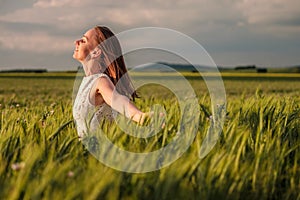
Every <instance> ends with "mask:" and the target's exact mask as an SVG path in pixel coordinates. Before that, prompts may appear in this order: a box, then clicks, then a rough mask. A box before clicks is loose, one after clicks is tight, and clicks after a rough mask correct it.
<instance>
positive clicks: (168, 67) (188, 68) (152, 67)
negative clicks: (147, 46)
mask: <svg viewBox="0 0 300 200" xmlns="http://www.w3.org/2000/svg"><path fill="white" fill-rule="evenodd" d="M195 67H197V69H200V70H201V71H211V70H212V69H214V68H213V67H210V66H204V65H196V66H193V65H191V64H178V63H165V62H158V63H151V64H146V65H142V66H139V67H138V68H135V69H134V71H158V72H172V71H174V70H175V71H180V72H197V71H198V70H197V69H196V68H195ZM172 69H173V70H172Z"/></svg>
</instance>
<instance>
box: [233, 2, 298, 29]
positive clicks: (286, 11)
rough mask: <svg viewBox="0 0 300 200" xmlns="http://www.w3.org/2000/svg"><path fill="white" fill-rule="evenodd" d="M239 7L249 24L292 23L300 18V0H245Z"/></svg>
mask: <svg viewBox="0 0 300 200" xmlns="http://www.w3.org/2000/svg"><path fill="white" fill-rule="evenodd" d="M237 7H238V8H239V9H240V10H241V11H242V13H243V15H244V16H245V17H246V20H247V22H248V23H249V24H262V25H292V24H294V23H293V21H295V20H296V19H297V21H299V19H300V10H299V8H300V1H299V0H272V1H270V0H251V1H250V0H243V1H240V2H239V3H238V4H237ZM289 21H291V22H292V23H289ZM282 22H285V23H282ZM294 25H296V26H299V24H298V23H297V24H294Z"/></svg>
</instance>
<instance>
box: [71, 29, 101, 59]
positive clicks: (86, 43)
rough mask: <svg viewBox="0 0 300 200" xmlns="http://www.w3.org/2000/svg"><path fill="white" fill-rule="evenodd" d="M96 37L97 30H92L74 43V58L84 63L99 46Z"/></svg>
mask: <svg viewBox="0 0 300 200" xmlns="http://www.w3.org/2000/svg"><path fill="white" fill-rule="evenodd" d="M95 37H96V31H95V29H90V30H88V31H87V32H86V33H85V34H84V35H83V36H82V38H80V39H78V40H76V41H74V44H75V50H74V53H73V58H74V59H76V60H78V61H80V62H83V61H84V60H85V59H86V57H87V56H88V55H89V54H90V52H91V51H93V50H94V49H95V48H96V46H97V45H98V44H97V42H96V40H95V39H94V38H95Z"/></svg>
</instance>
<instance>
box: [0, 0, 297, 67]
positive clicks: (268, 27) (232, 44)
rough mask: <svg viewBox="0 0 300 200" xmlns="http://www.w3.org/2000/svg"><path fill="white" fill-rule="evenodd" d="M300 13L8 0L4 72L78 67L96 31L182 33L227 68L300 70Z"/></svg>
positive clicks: (2, 13)
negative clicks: (77, 46) (77, 47)
mask: <svg viewBox="0 0 300 200" xmlns="http://www.w3.org/2000/svg"><path fill="white" fill-rule="evenodd" d="M299 8H300V1H299V0H84V1H80V0H24V1H19V0H0V29H1V32H0V70H1V69H16V68H17V69H20V68H46V69H48V70H74V69H77V67H78V66H79V63H78V62H77V61H75V60H74V59H73V58H72V54H73V50H74V43H73V41H74V40H75V39H77V38H80V37H81V36H82V35H83V34H84V33H85V32H86V31H87V30H88V29H89V28H91V27H94V26H95V25H105V26H108V27H110V28H111V29H112V30H113V32H114V33H116V34H117V33H120V32H123V31H126V30H130V29H133V28H141V27H161V28H168V29H172V30H176V31H178V32H180V33H182V34H185V35H187V36H189V37H191V38H192V39H194V40H195V41H197V42H198V43H199V44H201V45H202V46H203V48H204V49H205V50H206V51H207V52H208V54H209V55H210V56H211V58H212V59H213V60H214V62H215V63H216V64H217V65H220V66H237V65H253V64H254V65H257V66H263V67H269V66H274V67H282V66H292V65H300V55H299V54H300V9H299ZM145 39H146V37H145ZM161 39H162V40H164V39H166V38H161ZM132 42H135V41H134V40H133V41H132ZM121 45H122V44H121ZM144 56H147V54H146V53H145V55H144ZM137 59H138V58H137ZM125 60H126V56H125ZM199 64H201V63H199Z"/></svg>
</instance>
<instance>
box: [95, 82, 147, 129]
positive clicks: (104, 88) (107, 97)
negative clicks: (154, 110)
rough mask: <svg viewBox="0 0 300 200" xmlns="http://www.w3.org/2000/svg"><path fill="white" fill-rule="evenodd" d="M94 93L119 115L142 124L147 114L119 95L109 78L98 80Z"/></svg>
mask: <svg viewBox="0 0 300 200" xmlns="http://www.w3.org/2000/svg"><path fill="white" fill-rule="evenodd" d="M96 92H97V93H98V94H101V95H102V97H103V100H104V101H105V102H106V103H107V104H108V105H109V106H111V107H112V108H113V109H114V110H116V111H118V112H119V113H121V114H125V116H126V117H128V118H130V119H132V120H134V121H136V122H138V123H143V121H144V118H145V117H146V115H147V114H146V113H143V112H142V111H140V110H139V109H138V108H137V107H136V106H135V105H134V104H133V103H132V102H130V100H129V98H128V97H126V96H124V95H121V94H119V93H118V92H117V91H116V90H115V86H114V84H113V83H112V82H111V80H110V79H109V78H107V77H100V78H98V80H97V82H96Z"/></svg>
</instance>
